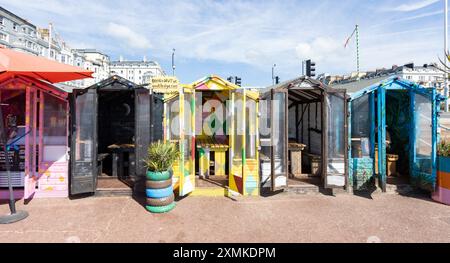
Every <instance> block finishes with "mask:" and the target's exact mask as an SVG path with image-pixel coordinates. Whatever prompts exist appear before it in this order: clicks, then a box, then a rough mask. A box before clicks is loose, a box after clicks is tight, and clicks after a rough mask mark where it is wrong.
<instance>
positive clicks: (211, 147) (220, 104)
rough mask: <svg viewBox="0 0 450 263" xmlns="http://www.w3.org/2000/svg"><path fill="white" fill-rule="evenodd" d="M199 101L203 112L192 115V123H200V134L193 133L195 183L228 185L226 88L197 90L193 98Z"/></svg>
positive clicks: (200, 184)
mask: <svg viewBox="0 0 450 263" xmlns="http://www.w3.org/2000/svg"><path fill="white" fill-rule="evenodd" d="M199 100H201V103H202V105H203V111H202V113H200V114H197V115H196V118H199V117H200V118H201V119H200V120H201V122H200V120H198V119H197V120H196V125H202V127H201V129H200V128H199V127H197V129H196V130H197V131H199V130H201V131H202V133H201V134H196V158H195V160H196V167H198V168H197V169H196V170H197V171H198V175H199V179H200V180H196V183H197V185H198V186H200V187H202V186H219V187H225V186H227V185H228V174H229V162H230V160H229V154H228V151H229V149H230V147H229V139H230V138H229V135H228V133H227V130H226V128H227V123H226V121H227V120H226V101H227V100H229V91H201V92H199V91H197V92H196V101H197V102H198V101H199Z"/></svg>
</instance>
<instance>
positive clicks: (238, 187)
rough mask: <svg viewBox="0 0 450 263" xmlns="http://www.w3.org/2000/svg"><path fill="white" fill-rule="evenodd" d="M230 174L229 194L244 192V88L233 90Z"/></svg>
mask: <svg viewBox="0 0 450 263" xmlns="http://www.w3.org/2000/svg"><path fill="white" fill-rule="evenodd" d="M230 111H231V130H230V160H231V162H230V169H229V170H230V176H229V180H228V184H229V190H230V191H231V192H230V193H229V194H231V195H232V194H241V195H243V194H244V170H243V169H244V165H245V133H244V131H245V94H244V90H241V89H240V90H234V91H232V92H231V107H230Z"/></svg>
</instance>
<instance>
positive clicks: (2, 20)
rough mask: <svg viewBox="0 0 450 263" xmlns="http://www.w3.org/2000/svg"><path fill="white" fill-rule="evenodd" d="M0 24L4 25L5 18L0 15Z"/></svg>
mask: <svg viewBox="0 0 450 263" xmlns="http://www.w3.org/2000/svg"><path fill="white" fill-rule="evenodd" d="M0 25H5V18H4V17H2V16H0Z"/></svg>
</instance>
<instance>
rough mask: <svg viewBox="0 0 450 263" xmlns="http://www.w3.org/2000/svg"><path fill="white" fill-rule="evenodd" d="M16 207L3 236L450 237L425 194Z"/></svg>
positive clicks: (120, 200)
mask: <svg viewBox="0 0 450 263" xmlns="http://www.w3.org/2000/svg"><path fill="white" fill-rule="evenodd" d="M17 207H18V209H21V210H26V211H28V212H29V214H30V216H29V217H28V218H27V219H25V220H24V221H21V222H18V223H15V224H11V225H0V242H19V243H21V242H58V243H64V242H68V243H77V242H83V243H85V242H86V243H90V242H160V243H165V242H262V243H273V242H295V243H298V242H344V243H355V242H358V243H359V242H387V243H392V242H394V243H396V242H450V207H449V206H445V205H442V204H438V203H435V202H433V201H432V200H431V199H429V198H427V197H425V196H402V195H392V194H373V195H372V197H371V198H365V197H359V196H354V195H347V194H339V195H337V196H326V195H322V194H317V195H302V196H298V195H289V194H283V195H277V196H272V197H250V198H239V199H238V200H232V199H229V198H226V197H188V198H184V199H182V200H180V201H178V202H177V207H176V208H175V209H174V210H173V211H171V212H170V213H167V214H151V213H149V212H147V211H146V210H145V208H144V207H143V206H142V200H135V199H133V198H131V197H88V198H83V199H76V200H69V199H36V200H32V201H31V202H30V203H28V204H26V205H25V204H24V203H23V202H22V201H19V202H17ZM7 213H8V205H7V204H5V203H3V204H0V214H7Z"/></svg>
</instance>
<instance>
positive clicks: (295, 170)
mask: <svg viewBox="0 0 450 263" xmlns="http://www.w3.org/2000/svg"><path fill="white" fill-rule="evenodd" d="M322 96H323V95H322V91H321V90H319V89H308V90H303V89H302V90H300V89H289V90H288V98H289V105H288V107H289V110H288V117H287V119H288V123H289V127H288V129H289V130H288V135H289V137H288V139H289V152H290V154H289V162H288V163H289V179H288V184H289V185H290V186H293V185H298V184H314V185H320V184H321V183H322V116H323V113H322V99H321V98H322ZM294 152H301V164H299V163H298V161H296V160H295V159H293V156H294V155H293V153H294Z"/></svg>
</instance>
